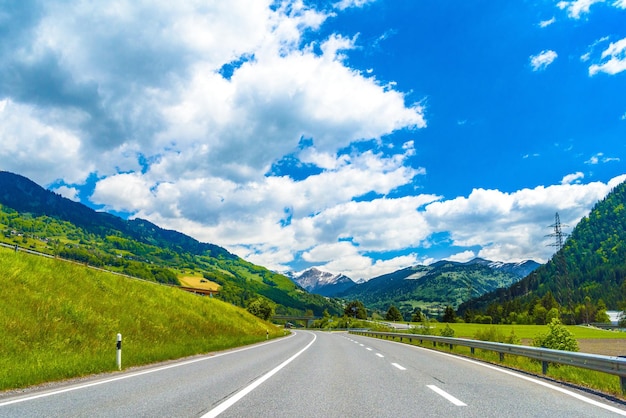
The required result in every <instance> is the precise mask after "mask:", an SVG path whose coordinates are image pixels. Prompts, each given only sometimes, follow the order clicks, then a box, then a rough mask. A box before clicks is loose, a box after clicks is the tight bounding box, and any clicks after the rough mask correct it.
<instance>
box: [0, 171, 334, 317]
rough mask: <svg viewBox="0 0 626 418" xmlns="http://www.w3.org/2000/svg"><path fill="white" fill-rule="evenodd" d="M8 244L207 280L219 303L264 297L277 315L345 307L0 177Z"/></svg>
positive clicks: (188, 240)
mask: <svg viewBox="0 0 626 418" xmlns="http://www.w3.org/2000/svg"><path fill="white" fill-rule="evenodd" d="M0 230H3V231H4V239H0V240H1V241H4V242H7V243H10V244H11V245H14V244H18V245H19V246H21V247H29V248H31V249H33V250H36V251H39V252H43V253H47V254H51V255H55V256H60V257H63V258H69V259H72V260H76V261H79V262H81V263H86V264H90V265H93V266H97V267H101V268H105V269H107V270H111V271H116V272H120V273H124V274H127V275H131V276H134V277H138V278H142V279H144V280H151V281H156V282H161V283H165V284H175V285H176V284H180V282H179V280H178V278H179V277H181V276H188V275H191V276H200V277H204V280H205V281H208V282H214V283H216V284H217V285H219V286H220V290H219V293H218V296H217V297H218V298H220V299H222V300H224V301H226V302H230V303H232V304H235V305H238V306H246V305H247V303H248V302H250V301H251V300H253V299H255V298H258V297H264V298H266V299H269V300H270V301H272V302H273V303H274V304H275V308H276V313H278V314H303V313H305V312H309V313H311V312H312V313H313V314H315V315H321V314H322V313H323V311H324V310H328V312H329V313H331V314H335V313H339V312H341V308H340V306H339V304H338V303H337V302H335V301H332V300H328V299H327V298H324V297H322V296H320V295H313V294H310V293H307V292H305V291H303V289H302V288H300V287H299V286H297V285H296V284H295V283H293V282H292V281H291V280H290V279H289V278H287V277H286V276H284V275H281V274H277V273H274V272H271V271H269V270H267V269H266V268H264V267H262V266H257V265H254V264H252V263H250V262H247V261H245V260H243V259H241V258H239V257H237V256H236V255H234V254H231V253H229V252H228V251H227V250H225V249H224V248H222V247H219V246H217V245H214V244H209V243H202V242H199V241H197V240H195V239H194V238H192V237H189V236H187V235H185V234H183V233H180V232H177V231H172V230H167V229H163V228H160V227H159V226H157V225H155V224H153V223H151V222H149V221H147V220H144V219H133V220H124V219H121V218H119V217H117V216H114V215H111V214H108V213H105V212H97V211H94V210H93V209H90V208H88V207H86V206H84V205H82V204H80V203H77V202H74V201H72V200H69V199H66V198H64V197H62V196H60V195H58V194H56V193H53V192H51V191H49V190H46V189H44V188H42V187H41V186H39V185H37V184H36V183H34V182H33V181H31V180H29V179H27V178H26V177H23V176H20V175H17V174H13V173H9V172H6V171H0Z"/></svg>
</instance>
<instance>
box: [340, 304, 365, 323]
mask: <svg viewBox="0 0 626 418" xmlns="http://www.w3.org/2000/svg"><path fill="white" fill-rule="evenodd" d="M343 313H344V315H345V316H349V317H352V318H356V319H367V311H366V310H365V306H364V305H363V303H362V302H361V301H358V300H353V301H352V302H349V303H348V304H347V305H346V307H345V309H344V310H343Z"/></svg>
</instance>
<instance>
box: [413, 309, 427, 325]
mask: <svg viewBox="0 0 626 418" xmlns="http://www.w3.org/2000/svg"><path fill="white" fill-rule="evenodd" d="M423 320H424V317H423V316H422V311H421V310H420V308H415V310H414V311H413V316H411V322H422V321H423Z"/></svg>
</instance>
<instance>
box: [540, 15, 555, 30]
mask: <svg viewBox="0 0 626 418" xmlns="http://www.w3.org/2000/svg"><path fill="white" fill-rule="evenodd" d="M554 22H556V18H555V17H554V16H553V17H552V19H548V20H542V21H541V22H539V27H541V28H546V27H548V26H550V25H551V24H553V23H554Z"/></svg>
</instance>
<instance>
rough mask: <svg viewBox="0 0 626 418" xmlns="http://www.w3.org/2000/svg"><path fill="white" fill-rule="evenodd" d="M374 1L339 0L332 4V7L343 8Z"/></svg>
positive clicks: (360, 5)
mask: <svg viewBox="0 0 626 418" xmlns="http://www.w3.org/2000/svg"><path fill="white" fill-rule="evenodd" d="M375 1H376V0H340V1H338V2H337V3H335V4H334V7H335V8H336V9H339V10H345V9H348V8H351V7H363V6H365V5H367V4H369V3H374V2H375Z"/></svg>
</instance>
